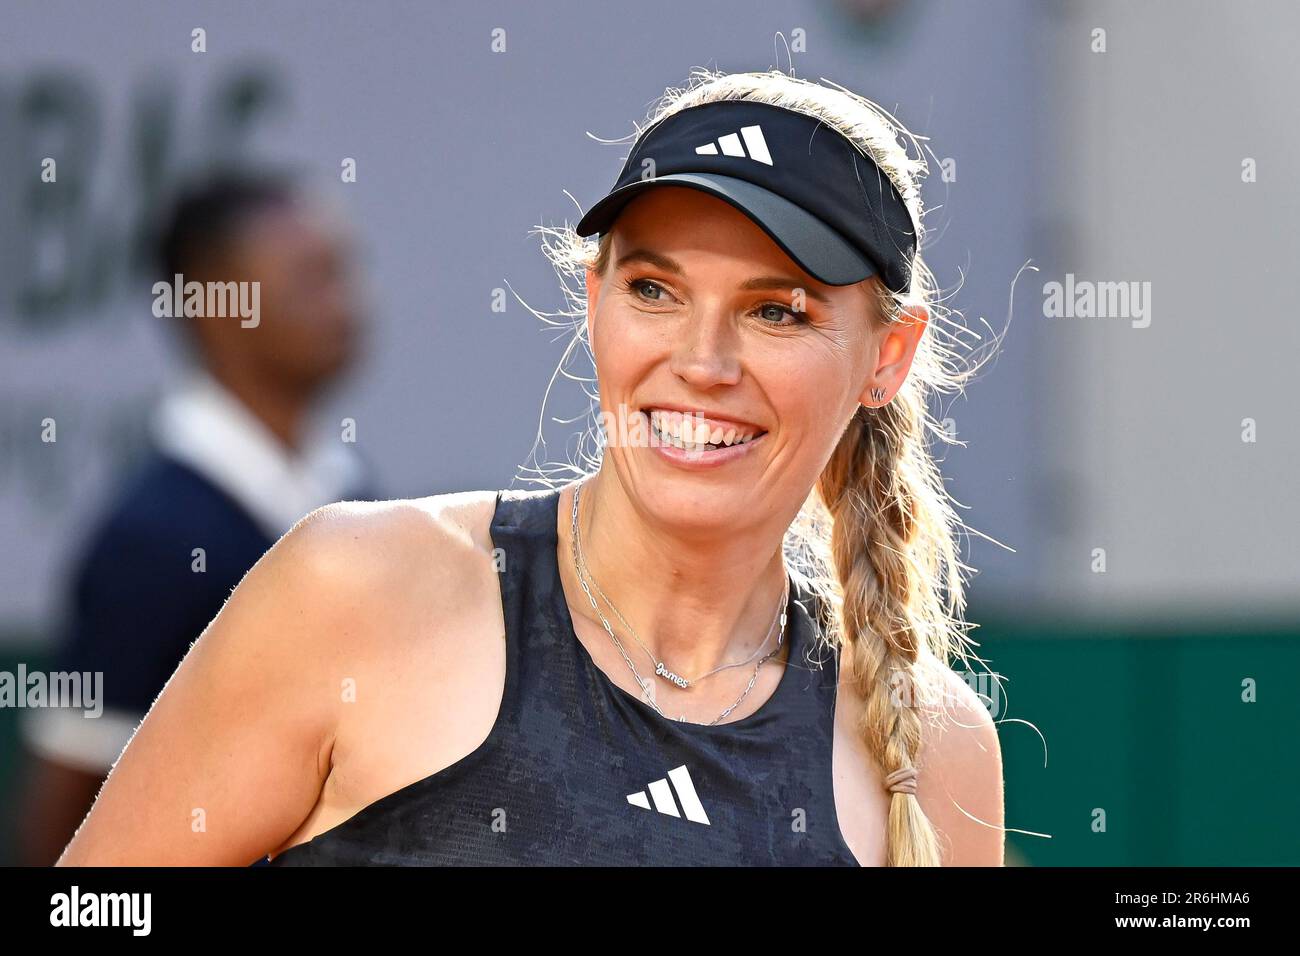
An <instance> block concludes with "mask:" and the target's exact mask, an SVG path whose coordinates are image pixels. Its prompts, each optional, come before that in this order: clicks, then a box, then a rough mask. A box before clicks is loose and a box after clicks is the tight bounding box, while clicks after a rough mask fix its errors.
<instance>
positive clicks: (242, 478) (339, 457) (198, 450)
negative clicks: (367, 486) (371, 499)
mask: <svg viewBox="0 0 1300 956" xmlns="http://www.w3.org/2000/svg"><path fill="white" fill-rule="evenodd" d="M151 431H152V435H153V439H154V443H155V445H156V446H157V448H158V450H159V451H161V452H162V453H163V454H165V455H167V456H169V457H171V458H174V459H176V460H177V461H180V462H182V463H183V464H185V465H188V466H190V467H191V468H193V469H194V470H195V471H197V472H198V473H199V474H201V475H203V476H204V477H205V478H207V479H208V480H209V481H210V482H212V483H213V484H214V485H216V486H217V487H218V488H220V489H221V490H222V491H224V492H225V493H226V494H227V495H229V496H230V497H231V498H232V499H234V500H235V501H236V502H238V503H239V505H240V506H241V507H242V508H243V509H244V510H245V511H247V512H248V514H249V515H250V516H252V518H253V519H254V520H255V521H256V522H257V523H258V525H260V526H261V528H262V530H264V531H265V532H266V534H267V535H268V536H269V537H271V538H276V539H278V538H279V537H280V535H282V534H284V533H285V532H286V531H288V530H289V529H290V528H291V527H293V525H294V524H295V523H296V522H297V521H298V519H299V518H301V517H303V516H304V515H306V514H307V513H308V512H310V511H312V510H313V509H315V508H318V507H320V506H321V505H326V504H329V503H330V502H332V501H338V500H339V498H340V497H341V496H342V495H344V494H346V493H347V491H348V490H349V489H350V488H352V487H354V486H355V482H356V481H357V480H358V479H359V478H360V476H361V468H360V465H359V463H358V461H357V457H356V455H355V454H354V453H353V452H352V450H351V449H350V448H349V447H348V445H346V444H345V443H344V442H343V441H342V439H341V438H340V437H339V435H338V434H337V433H335V434H333V435H329V434H321V433H319V432H318V433H315V434H313V435H312V436H311V438H310V439H309V440H308V441H307V442H306V443H304V446H303V450H302V452H301V453H300V454H292V453H290V451H289V449H287V448H286V447H285V446H284V444H283V443H282V442H281V441H280V440H279V438H277V437H276V436H275V435H274V434H273V433H272V432H271V430H270V429H269V428H267V426H266V425H264V424H263V423H262V422H261V420H259V419H258V418H257V416H255V415H254V414H253V413H252V412H251V411H249V409H248V408H247V407H246V406H245V405H244V404H243V402H241V401H240V400H239V399H237V398H236V397H235V396H234V395H232V394H231V393H230V392H229V391H228V390H227V389H226V388H225V387H224V386H222V385H221V384H219V383H218V382H217V381H216V379H214V378H213V377H212V376H211V375H208V374H207V373H205V372H194V373H192V374H191V375H190V376H189V377H188V378H187V379H186V380H184V381H183V382H182V383H181V385H180V386H179V387H178V388H176V389H175V390H173V391H172V392H171V393H170V394H168V395H167V396H166V397H165V398H164V399H163V401H162V403H161V404H160V405H159V407H158V409H157V412H156V413H155V415H154V419H153V422H152V423H151Z"/></svg>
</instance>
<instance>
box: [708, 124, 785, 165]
mask: <svg viewBox="0 0 1300 956" xmlns="http://www.w3.org/2000/svg"><path fill="white" fill-rule="evenodd" d="M741 137H744V139H745V145H744V146H743V147H742V146H741V145H740V140H741ZM719 146H720V147H722V155H723V156H740V157H742V158H748V159H752V160H755V161H756V162H760V163H764V164H765V165H768V166H771V165H773V164H772V154H771V153H769V152H768V150H767V140H765V139H764V138H763V127H761V126H742V127H741V128H740V133H739V135H737V134H736V133H728V134H727V135H726V136H719V137H718V139H717V141H716V142H712V143H705V144H704V145H703V146H696V147H695V152H697V153H699V154H700V155H701V156H717V155H718V147H719ZM746 149H748V150H749V153H748V154H746V153H745V150H746Z"/></svg>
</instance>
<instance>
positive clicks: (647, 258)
mask: <svg viewBox="0 0 1300 956" xmlns="http://www.w3.org/2000/svg"><path fill="white" fill-rule="evenodd" d="M629 262H648V263H649V264H650V265H652V266H657V267H658V268H660V269H663V270H664V271H665V272H672V273H674V274H676V275H681V274H682V267H681V266H680V265H678V264H677V260H676V259H670V258H668V257H667V256H665V255H662V254H660V253H658V252H654V251H652V250H650V249H632V250H630V251H628V252H625V253H624V254H623V255H621V256H619V258H618V262H616V263H615V264H614V268H616V269H621V268H623V267H624V266H625V265H627V264H628V263H629Z"/></svg>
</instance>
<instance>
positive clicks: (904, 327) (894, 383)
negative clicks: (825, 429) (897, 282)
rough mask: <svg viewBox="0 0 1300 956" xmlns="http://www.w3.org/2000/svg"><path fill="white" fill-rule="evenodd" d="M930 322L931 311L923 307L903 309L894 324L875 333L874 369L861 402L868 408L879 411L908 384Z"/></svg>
mask: <svg viewBox="0 0 1300 956" xmlns="http://www.w3.org/2000/svg"><path fill="white" fill-rule="evenodd" d="M929 321H930V310H929V309H927V308H926V307H925V306H924V305H910V306H907V307H906V308H904V309H903V310H902V311H901V312H900V313H899V315H898V318H897V319H895V320H894V321H893V322H890V323H888V324H886V325H882V326H881V327H880V328H879V329H878V330H877V331H876V343H875V363H876V364H875V367H874V368H873V369H872V370H871V374H870V375H869V376H868V377H867V384H866V388H864V389H863V391H862V394H861V395H860V396H858V402H859V403H860V404H862V405H866V406H868V407H872V408H874V407H878V406H880V405H884V404H885V403H886V402H888V401H890V400H891V399H892V398H893V397H894V396H895V395H897V394H898V390H899V389H900V388H902V387H903V382H904V381H906V380H907V373H908V371H909V370H910V369H911V368H912V359H914V358H915V357H916V349H917V346H918V345H920V344H921V336H922V335H924V334H925V327H926V325H927V324H928V323H929Z"/></svg>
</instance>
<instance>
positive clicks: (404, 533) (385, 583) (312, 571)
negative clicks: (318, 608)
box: [273, 491, 496, 599]
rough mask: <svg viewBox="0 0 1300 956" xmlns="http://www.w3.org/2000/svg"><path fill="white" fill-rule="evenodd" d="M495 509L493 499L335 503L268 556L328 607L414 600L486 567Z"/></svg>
mask: <svg viewBox="0 0 1300 956" xmlns="http://www.w3.org/2000/svg"><path fill="white" fill-rule="evenodd" d="M495 503H496V492H494V491H462V492H451V493H447V494H438V495H429V496H426V497H423V498H399V499H391V500H386V501H339V502H334V503H333V504H328V505H324V506H322V507H320V508H317V509H316V510H314V511H312V512H311V513H310V514H308V515H306V516H305V517H304V518H302V520H300V521H299V522H298V523H297V524H296V525H294V527H293V528H292V529H291V530H290V531H289V532H288V533H286V534H285V536H284V537H283V538H281V539H280V541H279V542H278V543H277V544H276V548H275V549H273V550H279V551H281V552H282V553H281V555H280V557H279V561H278V563H279V564H280V565H281V566H283V567H284V568H286V569H292V570H293V572H295V573H296V575H297V576H298V578H299V583H300V584H301V585H302V586H305V587H307V588H309V589H315V590H320V591H323V592H328V594H329V596H330V597H331V598H333V599H337V598H338V597H339V595H340V594H345V595H346V594H355V595H357V596H363V595H365V596H368V597H369V598H370V599H374V598H377V597H385V596H388V597H392V596H406V597H418V596H419V595H420V594H422V593H424V592H425V591H426V590H427V589H428V588H431V587H433V588H438V589H439V590H444V589H445V588H448V587H452V588H454V587H455V586H457V585H458V584H460V583H463V582H464V581H466V580H468V579H469V578H471V577H477V576H478V575H479V574H480V573H481V571H482V570H483V569H484V568H485V567H486V565H487V564H488V563H489V562H490V561H491V556H492V540H491V536H490V534H489V527H490V525H491V521H492V516H493V514H494V511H495ZM413 587H415V590H414V591H413V590H412V588H413Z"/></svg>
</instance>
